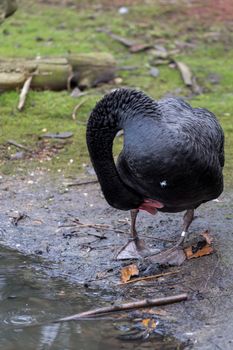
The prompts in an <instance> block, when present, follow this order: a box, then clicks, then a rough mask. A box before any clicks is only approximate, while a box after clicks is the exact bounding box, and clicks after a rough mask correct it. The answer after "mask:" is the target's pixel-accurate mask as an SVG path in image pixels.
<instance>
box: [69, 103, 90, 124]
mask: <svg viewBox="0 0 233 350" xmlns="http://www.w3.org/2000/svg"><path fill="white" fill-rule="evenodd" d="M86 102H87V100H83V101H81V102H80V103H79V104H77V106H75V107H74V110H73V112H72V119H73V120H76V113H77V112H78V110H79V108H80V107H81V106H82V105H83V104H84V103H86ZM79 123H80V122H79ZM80 124H81V123H80ZM84 125H86V123H84Z"/></svg>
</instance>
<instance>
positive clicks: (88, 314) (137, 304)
mask: <svg viewBox="0 0 233 350" xmlns="http://www.w3.org/2000/svg"><path fill="white" fill-rule="evenodd" d="M187 298H188V295H187V294H186V293H183V294H178V295H172V296H169V297H161V298H154V299H153V298H152V299H143V300H137V301H133V302H129V303H124V304H116V305H112V306H106V307H101V308H98V309H94V310H89V311H84V312H80V313H78V314H75V315H72V316H68V317H63V318H60V319H58V320H55V321H54V323H58V322H67V321H74V320H80V319H84V318H93V317H97V316H104V315H106V314H108V313H113V312H119V311H124V310H132V309H137V308H142V307H151V306H160V305H168V304H173V303H177V302H180V301H184V300H187Z"/></svg>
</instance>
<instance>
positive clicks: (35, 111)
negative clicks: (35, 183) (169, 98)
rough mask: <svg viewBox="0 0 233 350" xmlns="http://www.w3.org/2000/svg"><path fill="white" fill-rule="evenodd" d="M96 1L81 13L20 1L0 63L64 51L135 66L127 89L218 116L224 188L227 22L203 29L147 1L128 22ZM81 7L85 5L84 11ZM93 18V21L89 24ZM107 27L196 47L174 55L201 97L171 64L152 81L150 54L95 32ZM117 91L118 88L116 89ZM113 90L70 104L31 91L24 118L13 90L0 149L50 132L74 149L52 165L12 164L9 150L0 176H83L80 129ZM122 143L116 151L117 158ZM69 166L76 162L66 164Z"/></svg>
mask: <svg viewBox="0 0 233 350" xmlns="http://www.w3.org/2000/svg"><path fill="white" fill-rule="evenodd" d="M97 3H98V2H97V1H89V5H87V2H85V3H82V2H80V4H81V5H80V6H79V8H78V9H73V8H64V7H61V6H48V5H38V4H35V3H34V2H32V1H31V0H28V1H27V0H24V1H23V3H22V5H21V6H20V8H19V10H18V11H17V12H16V13H15V14H14V16H12V17H11V18H9V19H7V20H6V21H5V22H4V23H3V24H2V25H1V27H0V57H1V58H4V57H5V58H6V57H35V56H37V55H40V56H64V55H65V54H67V53H69V52H75V53H78V52H93V51H99V52H102V51H104V52H110V53H112V54H113V55H114V57H115V58H116V60H117V63H118V66H136V67H137V70H133V71H123V70H122V71H119V76H120V77H121V78H122V79H123V83H122V84H123V85H124V86H131V87H136V88H139V89H142V90H144V91H146V92H147V93H148V94H149V95H151V96H152V97H154V98H160V97H163V96H164V95H166V94H168V93H169V94H178V95H180V96H183V97H188V98H189V102H190V103H191V104H192V105H193V106H199V107H206V108H208V109H210V110H211V111H213V112H214V113H216V115H217V116H218V117H219V120H220V122H221V124H222V126H223V128H224V131H225V135H226V166H225V175H226V182H227V183H228V184H231V185H233V179H232V171H233V123H232V118H233V61H232V57H233V49H232V45H231V43H232V39H233V34H232V33H231V31H230V30H228V29H227V27H226V26H225V24H224V23H222V24H221V23H212V25H209V26H208V28H207V26H206V25H205V24H203V23H198V22H195V19H193V18H186V17H185V16H184V15H182V9H181V5H169V6H168V5H166V6H165V5H161V3H160V2H159V1H151V2H150V3H148V4H147V5H145V4H141V5H140V4H137V5H134V6H131V7H129V9H130V11H129V13H128V14H127V15H125V16H122V15H120V14H118V11H117V8H109V7H108V8H107V9H106V10H105V9H104V7H102V8H100V7H96V4H97ZM82 5H84V6H82ZM93 16H95V19H93ZM103 27H104V28H105V29H108V30H111V31H112V32H114V33H116V34H118V35H121V36H124V37H127V38H131V39H134V40H136V41H139V42H153V43H155V44H160V45H163V46H165V47H166V48H167V49H169V50H172V49H174V48H175V46H176V45H175V41H176V40H179V41H185V42H188V43H190V42H191V43H193V44H194V45H195V47H194V48H192V49H190V48H188V49H187V48H185V49H183V50H182V51H180V52H179V53H177V55H176V56H175V57H176V59H177V60H178V59H179V60H181V61H183V62H185V63H186V64H188V66H189V67H190V68H191V70H192V72H193V74H194V75H195V76H196V78H197V81H198V83H199V84H200V85H201V86H202V87H203V93H202V94H201V95H198V96H193V97H192V98H191V99H190V91H189V89H187V88H186V87H185V86H184V84H183V81H182V79H181V77H180V74H179V72H178V71H177V70H176V69H174V68H172V67H169V66H168V65H164V66H159V67H158V68H159V71H160V74H159V76H158V77H157V78H153V77H151V76H150V74H149V70H150V61H151V55H150V53H149V52H142V53H137V54H130V53H129V51H128V49H127V48H125V47H123V46H122V45H121V44H120V43H118V42H116V41H114V40H112V39H111V38H110V37H109V36H107V35H106V34H105V33H102V32H99V31H98V30H97V29H99V28H103ZM206 31H208V32H211V31H214V32H219V33H220V35H219V40H217V41H216V40H211V39H208V40H207V39H206V36H205V34H206ZM211 74H216V75H217V76H218V77H219V83H218V84H212V83H211V82H210V80H209V77H210V75H211ZM114 87H115V86H114ZM110 88H111V87H110V86H107V85H105V86H103V87H101V88H100V89H93V90H91V91H90V92H89V94H88V95H87V96H85V97H81V98H80V99H74V98H72V97H71V96H70V94H69V93H68V92H66V91H63V92H52V91H45V92H35V91H31V92H30V93H29V95H28V98H27V101H26V105H25V109H24V111H23V112H21V113H20V112H18V111H17V102H18V95H19V92H18V91H11V92H6V93H2V94H1V95H0V150H1V145H6V142H7V140H9V139H13V140H15V141H16V142H18V143H21V144H24V145H26V146H27V147H29V148H31V149H34V148H35V147H36V142H37V141H38V136H40V135H41V134H43V133H44V131H43V130H44V129H46V130H47V132H59V131H60V132H62V131H72V132H73V134H74V136H73V138H72V143H71V144H67V145H66V146H65V147H64V149H62V150H61V151H60V152H59V154H57V155H56V156H54V157H53V158H52V159H51V160H43V162H41V160H37V159H34V160H27V161H23V160H21V161H10V160H8V159H7V158H6V155H10V154H12V153H14V152H16V149H15V148H14V146H11V148H10V149H6V148H4V149H5V153H4V152H3V153H4V154H2V155H0V172H2V173H5V174H13V173H17V172H19V170H21V172H26V171H28V170H32V169H36V168H43V169H50V172H51V173H56V172H57V171H61V172H62V173H64V174H65V175H66V176H67V175H74V174H77V173H79V172H81V171H83V166H82V164H83V163H88V162H89V158H88V152H87V148H86V143H85V126H84V125H80V124H79V123H78V121H81V122H84V121H86V120H87V118H88V115H89V113H90V111H91V110H92V108H93V107H94V105H95V102H96V101H97V100H98V99H99V98H100V97H101V95H102V92H103V91H104V90H107V89H110ZM82 99H87V101H86V102H85V104H83V105H82V107H81V108H80V110H79V111H78V117H77V120H78V121H74V120H72V117H71V114H72V110H73V108H74V107H75V105H76V104H78V103H79V102H80V101H81V100H82ZM121 142H122V141H121V139H117V141H116V143H115V146H114V150H115V153H117V152H119V150H120V148H121ZM70 159H73V163H71V162H70Z"/></svg>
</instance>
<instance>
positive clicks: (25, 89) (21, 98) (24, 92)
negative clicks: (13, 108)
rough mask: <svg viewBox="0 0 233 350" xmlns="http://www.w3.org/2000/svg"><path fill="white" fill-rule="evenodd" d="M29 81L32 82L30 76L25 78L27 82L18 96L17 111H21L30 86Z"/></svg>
mask: <svg viewBox="0 0 233 350" xmlns="http://www.w3.org/2000/svg"><path fill="white" fill-rule="evenodd" d="M31 81H32V75H31V76H30V77H29V78H27V80H26V81H25V83H24V85H23V88H22V90H21V93H20V96H19V103H18V110H19V111H22V109H23V107H24V104H25V101H26V97H27V94H28V91H29V89H30V85H31Z"/></svg>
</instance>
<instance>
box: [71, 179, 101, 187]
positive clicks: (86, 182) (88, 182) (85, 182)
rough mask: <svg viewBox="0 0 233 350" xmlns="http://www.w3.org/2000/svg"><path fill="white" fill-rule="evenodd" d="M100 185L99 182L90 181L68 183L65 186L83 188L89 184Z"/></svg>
mask: <svg viewBox="0 0 233 350" xmlns="http://www.w3.org/2000/svg"><path fill="white" fill-rule="evenodd" d="M96 183H98V180H97V179H96V180H88V181H84V182H68V183H66V184H65V185H66V186H68V187H71V186H83V185H89V184H96Z"/></svg>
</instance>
